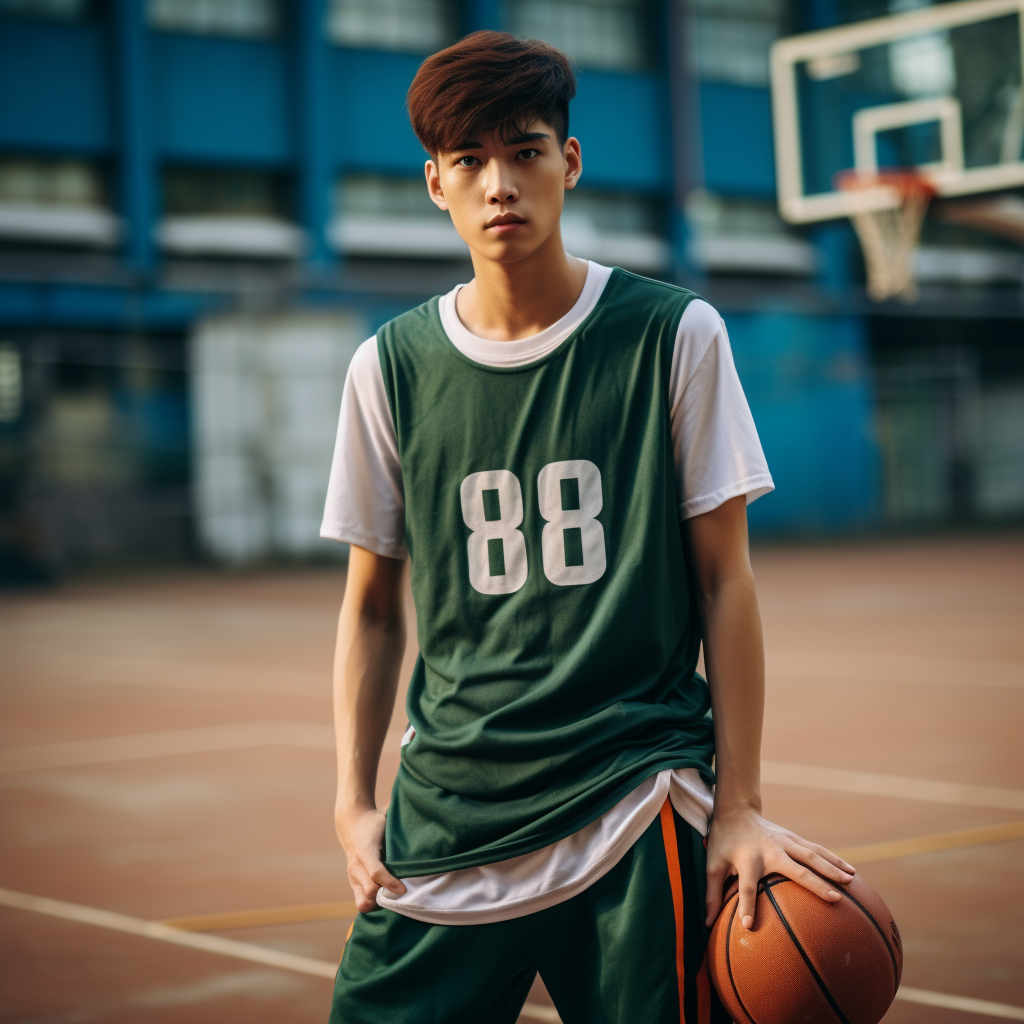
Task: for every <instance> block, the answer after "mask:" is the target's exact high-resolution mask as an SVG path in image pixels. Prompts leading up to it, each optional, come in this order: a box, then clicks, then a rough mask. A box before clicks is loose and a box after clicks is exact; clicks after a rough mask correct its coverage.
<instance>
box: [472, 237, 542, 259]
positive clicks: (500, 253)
mask: <svg viewBox="0 0 1024 1024" xmlns="http://www.w3.org/2000/svg"><path fill="white" fill-rule="evenodd" d="M467 244H470V248H471V249H473V250H474V251H475V252H476V253H477V254H478V255H479V256H482V257H483V258H484V259H485V260H489V261H490V262H491V263H519V262H521V261H522V260H526V259H529V258H530V257H531V256H533V255H534V253H536V252H537V250H538V249H540V248H541V246H542V245H543V244H544V243H543V241H537V240H536V239H527V238H509V239H501V238H487V239H482V240H480V242H479V243H478V244H477V245H472V244H471V243H467Z"/></svg>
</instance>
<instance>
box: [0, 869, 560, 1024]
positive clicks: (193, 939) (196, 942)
mask: <svg viewBox="0 0 1024 1024" xmlns="http://www.w3.org/2000/svg"><path fill="white" fill-rule="evenodd" d="M0 905H3V906H5V907H13V908H15V909H16V910H27V911H29V912H31V913H34V914H46V915H47V916H49V917H59V918H61V919H63V920H65V921H76V922H78V923H79V924H91V925H94V926H95V927H97V928H109V929H111V930H112V931H115V932H127V933H128V934H129V935H141V936H142V937H143V938H146V939H156V940H157V941H158V942H169V943H171V944H172V945H174V946H185V947H187V948H189V949H199V950H202V951H203V952H204V953H216V954H217V955H218V956H229V957H233V958H234V959H235V960H248V961H249V962H250V963H254V964H263V966H264V967H278V968H280V969H281V970H283V971H294V972H296V973H297V974H311V975H313V977H315V978H329V979H331V980H332V981H333V980H334V976H335V975H336V974H337V973H338V965H337V964H334V963H331V962H330V961H328V960H314V959H312V958H311V957H308V956H296V955H295V954H294V953H282V952H281V951H280V950H277V949H268V948H267V947H266V946H257V945H254V944H253V943H251V942H236V941H235V940H234V939H222V938H220V936H218V935H205V934H203V933H202V932H186V931H182V930H181V929H179V928H171V927H169V926H168V925H165V924H160V922H159V921H144V920H142V918H139V917H129V916H128V915H127V914H116V913H114V912H113V911H110V910H100V909H98V908H96V907H86V906H83V905H82V904H81V903H66V902H65V901H64V900H51V899H48V898H47V897H46V896H32V895H30V894H29V893H25V892H15V891H14V890H13V889H0ZM522 1016H524V1017H530V1018H532V1019H533V1020H539V1021H543V1022H545V1024H559V1016H558V1014H557V1012H556V1011H555V1010H554V1009H553V1008H552V1007H550V1006H541V1005H539V1004H538V1003H527V1004H526V1005H525V1006H524V1007H523V1010H522Z"/></svg>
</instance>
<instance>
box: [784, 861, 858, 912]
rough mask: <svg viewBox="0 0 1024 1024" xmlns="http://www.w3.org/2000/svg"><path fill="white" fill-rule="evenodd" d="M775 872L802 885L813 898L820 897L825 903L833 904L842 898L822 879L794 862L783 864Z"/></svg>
mask: <svg viewBox="0 0 1024 1024" xmlns="http://www.w3.org/2000/svg"><path fill="white" fill-rule="evenodd" d="M777 870H778V871H779V873H780V874H783V875H785V876H786V877H787V878H791V879H792V880H793V881H794V882H796V883H797V885H802V886H803V887H804V888H805V889H807V890H808V891H809V892H813V893H814V895H815V896H820V897H821V898H822V899H823V900H825V902H826V903H835V902H836V901H837V900H841V899H842V898H843V897H842V895H841V894H840V893H838V892H836V891H835V889H833V888H832V886H831V885H829V883H828V882H827V881H825V879H824V878H821V877H820V876H819V875H816V874H815V873H814V872H813V871H811V870H809V869H808V868H805V867H804V866H803V865H802V864H798V863H797V862H796V861H795V860H792V859H791V860H790V861H789V863H788V864H783V865H782V866H781V867H779V868H778V869H777Z"/></svg>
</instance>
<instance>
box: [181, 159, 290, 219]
mask: <svg viewBox="0 0 1024 1024" xmlns="http://www.w3.org/2000/svg"><path fill="white" fill-rule="evenodd" d="M163 188H164V213H165V214H167V215H169V216H186V217H187V216H202V215H204V214H206V215H210V216H239V217H275V216H281V215H282V214H283V213H284V210H285V207H286V203H285V195H284V193H285V189H284V183H283V182H282V181H281V179H280V178H279V176H278V175H275V174H271V173H268V172H266V171H252V170H236V169H233V168H232V169H219V168H206V167H203V168H193V167H172V168H168V169H167V170H166V171H165V172H164V178H163Z"/></svg>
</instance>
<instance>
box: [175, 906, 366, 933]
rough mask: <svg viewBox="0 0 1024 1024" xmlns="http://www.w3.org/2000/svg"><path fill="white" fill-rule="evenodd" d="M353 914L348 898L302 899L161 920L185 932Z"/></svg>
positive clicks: (322, 919)
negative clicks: (294, 903)
mask: <svg viewBox="0 0 1024 1024" xmlns="http://www.w3.org/2000/svg"><path fill="white" fill-rule="evenodd" d="M355 916H356V905H355V903H353V902H352V901H351V900H349V901H347V902H338V903H303V904H299V905H298V906H293V907H266V908H264V909H262V910H235V911H228V912H227V913H223V914H195V915H193V916H191V917H169V918H166V919H165V920H163V921H161V922H160V923H161V924H164V925H167V927H168V928H180V929H181V930H182V931H186V932H220V931H231V930H232V929H234V928H262V927H265V926H267V925H274V924H298V923H300V922H302V921H340V920H346V919H347V918H350V917H355Z"/></svg>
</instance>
